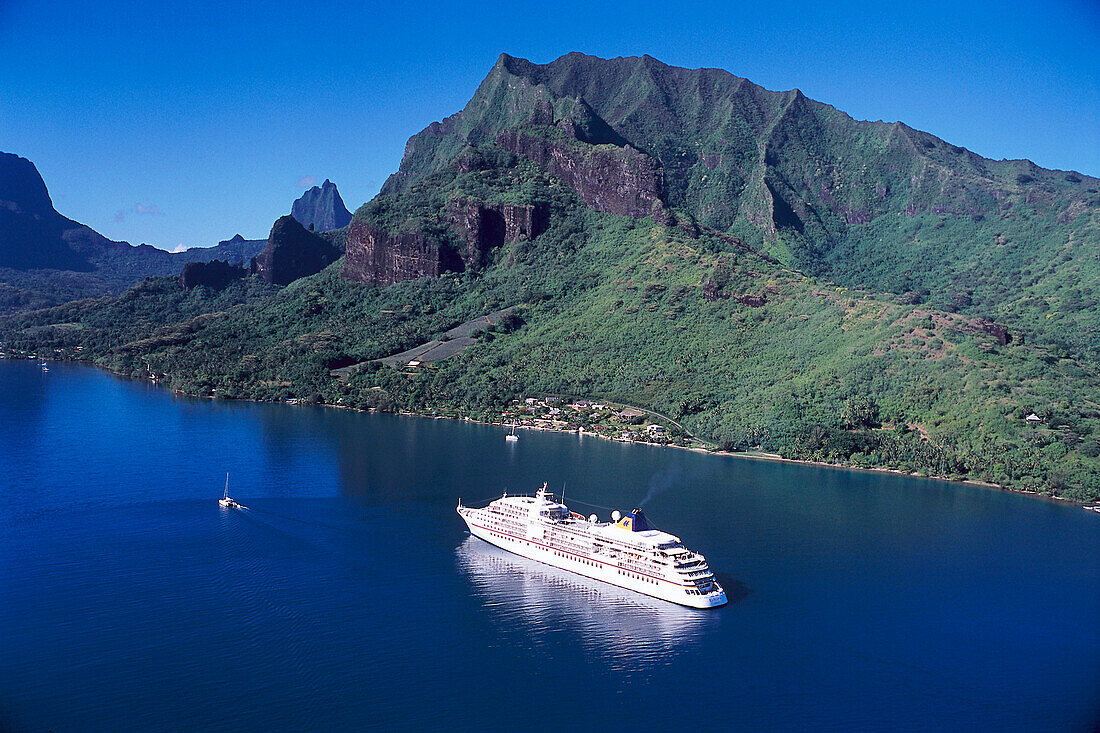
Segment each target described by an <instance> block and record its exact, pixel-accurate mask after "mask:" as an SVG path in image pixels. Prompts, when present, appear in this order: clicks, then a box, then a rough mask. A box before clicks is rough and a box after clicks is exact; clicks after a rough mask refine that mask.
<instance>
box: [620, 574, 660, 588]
mask: <svg viewBox="0 0 1100 733" xmlns="http://www.w3.org/2000/svg"><path fill="white" fill-rule="evenodd" d="M619 575H625V576H626V577H628V578H634V580H641V581H644V582H646V583H653V585H657V581H656V580H654V579H653V578H649V577H647V576H645V575H635V574H634V573H631V572H627V571H626V570H620V571H619Z"/></svg>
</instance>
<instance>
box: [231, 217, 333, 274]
mask: <svg viewBox="0 0 1100 733" xmlns="http://www.w3.org/2000/svg"><path fill="white" fill-rule="evenodd" d="M339 257H340V250H338V249H337V248H336V247H335V246H334V245H332V244H331V243H330V242H329V241H328V240H326V239H324V238H323V237H320V236H318V235H316V234H314V233H313V232H310V231H307V230H306V228H305V227H303V226H302V225H301V224H300V223H299V222H298V221H297V220H296V219H295V218H294V217H293V216H282V217H279V219H277V220H276V221H275V225H274V226H272V227H271V235H270V236H269V237H268V238H267V246H266V247H265V248H264V251H263V252H261V253H260V254H259V256H257V257H256V258H255V259H254V260H253V270H254V271H255V272H256V273H258V274H259V275H260V277H262V278H263V279H264V280H266V281H267V282H269V283H273V284H275V285H289V284H290V283H292V282H294V281H295V280H297V279H298V278H300V277H306V276H308V275H314V274H316V273H318V272H320V271H321V270H323V269H325V267H327V266H328V265H330V264H332V263H333V262H335V261H336V260H337V259H338V258H339Z"/></svg>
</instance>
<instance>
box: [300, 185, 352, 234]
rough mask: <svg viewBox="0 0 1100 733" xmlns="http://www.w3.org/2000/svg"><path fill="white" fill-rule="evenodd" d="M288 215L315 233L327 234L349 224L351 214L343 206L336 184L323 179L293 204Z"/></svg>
mask: <svg viewBox="0 0 1100 733" xmlns="http://www.w3.org/2000/svg"><path fill="white" fill-rule="evenodd" d="M290 215H291V216H293V217H294V218H295V219H297V220H298V222H299V223H300V224H301V225H302V226H304V227H306V228H307V229H311V230H313V231H316V232H328V231H332V230H333V229H339V228H341V227H345V226H347V225H348V223H350V222H351V212H350V211H348V210H347V207H346V206H344V200H343V199H342V198H340V192H339V191H338V190H336V184H335V183H333V182H332V181H330V180H328V179H327V178H326V179H325V182H324V183H323V184H321V185H320V186H314V187H313V188H311V189H309V190H308V191H306V192H305V193H304V194H302V196H301V197H300V198H299V199H298V200H297V201H295V202H294V204H293V206H291V208H290Z"/></svg>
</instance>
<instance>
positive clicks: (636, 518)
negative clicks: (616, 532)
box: [615, 508, 653, 532]
mask: <svg viewBox="0 0 1100 733" xmlns="http://www.w3.org/2000/svg"><path fill="white" fill-rule="evenodd" d="M615 526H617V527H622V528H623V529H629V530H630V531H631V532H645V531H646V530H649V529H653V527H651V526H649V520H647V519H646V516H645V512H643V511H642V510H641V509H640V508H639V509H634V511H632V512H630V514H627V515H626V516H625V517H623V518H622V519H620V520H619V521H618V522H616V524H615Z"/></svg>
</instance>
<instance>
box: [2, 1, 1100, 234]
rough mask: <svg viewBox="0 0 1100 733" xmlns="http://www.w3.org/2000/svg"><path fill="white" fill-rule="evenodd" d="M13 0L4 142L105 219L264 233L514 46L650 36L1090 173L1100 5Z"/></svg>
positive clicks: (615, 50)
mask: <svg viewBox="0 0 1100 733" xmlns="http://www.w3.org/2000/svg"><path fill="white" fill-rule="evenodd" d="M837 5H838V4H834V3H822V2H799V1H796V0H774V1H773V2H768V3H749V2H746V3H703V2H691V1H690V0H682V1H680V2H676V3H668V2H650V1H649V0H638V1H636V2H632V3H619V2H605V3H602V4H600V3H591V2H583V3H581V2H572V1H571V0H557V1H555V2H537V3H525V4H516V3H496V2H492V3H479V4H469V5H462V4H459V3H454V2H438V3H437V2H418V3H415V4H413V3H410V4H402V3H386V4H381V3H380V4H378V5H372V4H370V3H343V2H325V3H317V4H315V5H312V6H310V5H308V4H306V3H302V2H300V1H299V2H294V3H290V2H282V1H281V0H276V1H273V2H272V1H269V2H262V3H259V2H257V3H237V2H233V1H232V0H223V1H222V2H216V3H215V2H205V1H202V0H199V1H197V2H192V3H176V4H173V5H171V6H170V5H168V4H160V3H148V2H109V1H106V2H100V3H89V2H65V1H64V0H58V1H56V2H38V1H29V0H0V150H2V151H5V152H12V153H17V154H19V155H22V156H24V157H27V158H29V159H30V160H32V161H33V162H34V163H35V164H36V165H37V166H38V169H39V171H41V173H42V175H43V177H44V178H45V180H46V185H47V186H48V187H49V189H50V194H51V196H52V197H53V200H54V205H55V206H56V208H57V209H58V210H59V211H60V212H61V213H62V214H64V215H66V216H69V217H70V218H73V219H76V220H77V221H81V222H83V223H85V224H88V225H89V226H91V227H93V228H94V229H96V230H98V231H100V232H101V233H103V234H105V235H107V236H108V237H111V238H112V239H123V240H126V241H130V242H133V243H135V244H136V243H139V242H147V243H149V244H152V245H155V246H158V247H162V248H164V249H173V248H175V247H177V246H178V245H180V244H183V245H185V246H208V245H211V244H214V243H216V242H217V241H218V240H221V239H227V238H229V237H230V236H232V235H233V234H235V233H237V232H240V233H241V234H243V235H245V236H246V237H249V238H263V237H266V236H267V234H268V231H269V230H270V228H271V224H272V222H273V221H274V220H275V219H276V218H277V217H278V216H280V215H282V214H285V213H288V212H289V211H290V204H291V202H292V201H293V200H294V199H295V198H296V197H297V196H299V195H300V194H301V192H302V191H303V190H304V189H305V188H306V187H307V186H308V184H309V182H310V180H313V181H316V182H317V183H320V182H321V181H323V180H324V179H325V178H331V179H332V180H333V181H335V182H336V184H337V185H338V186H339V188H340V192H341V194H342V195H343V197H344V199H345V201H346V202H347V205H348V208H349V209H352V210H354V209H355V208H356V207H358V206H359V205H360V204H362V203H363V202H365V201H367V200H368V199H370V198H371V197H372V196H373V195H374V194H375V193H377V191H378V187H379V186H380V185H381V184H382V182H383V181H384V180H385V178H386V176H387V175H388V174H389V173H391V172H393V171H394V170H395V169H396V168H397V165H398V163H399V161H400V159H401V153H402V150H403V148H404V144H405V141H406V140H407V139H408V138H409V136H411V135H412V134H414V133H416V132H417V131H419V130H420V129H422V128H423V127H425V126H426V125H427V124H429V123H430V122H432V121H434V120H438V119H441V118H443V117H445V116H447V115H449V114H451V113H453V112H455V111H457V110H459V109H461V108H462V107H463V106H464V104H465V103H466V101H467V100H468V99H469V97H470V96H471V95H472V94H473V91H474V89H475V88H476V87H477V84H478V83H479V82H480V81H481V79H482V78H483V77H484V76H485V74H486V73H487V72H488V71H489V69H490V68H491V67H492V64H493V62H494V61H495V60H496V57H497V56H498V55H499V54H500V53H501V52H502V51H504V52H507V53H509V54H512V55H514V56H521V57H524V58H528V59H531V60H532V61H536V62H547V61H550V60H552V59H554V58H557V57H558V56H560V55H562V54H564V53H567V52H569V51H573V50H579V51H583V52H586V53H591V54H595V55H598V56H604V57H612V56H631V55H641V54H643V53H648V54H650V55H651V56H655V57H656V58H658V59H660V60H662V61H664V62H666V63H669V64H673V65H677V66H687V67H700V66H706V67H717V68H722V69H726V70H728V71H730V72H732V73H734V74H737V75H738V76H744V77H747V78H749V79H751V80H752V81H754V82H756V83H758V84H761V85H763V86H765V87H767V88H769V89H776V90H786V89H791V88H795V87H797V88H799V89H801V90H802V91H803V92H804V93H805V94H806V95H807V96H810V97H812V98H814V99H817V100H820V101H823V102H827V103H829V104H832V105H834V106H836V107H838V108H839V109H841V110H844V111H845V112H847V113H849V114H850V115H852V116H853V117H855V118H857V119H869V120H879V119H881V120H887V121H893V120H901V121H903V122H905V123H907V124H909V125H911V126H913V127H916V128H918V129H922V130H927V131H928V132H931V133H933V134H935V135H938V136H939V137H941V138H943V139H945V140H947V141H949V142H951V143H953V144H956V145H962V146H965V147H967V148H970V149H971V150H973V151H975V152H977V153H979V154H981V155H984V156H986V157H990V158H995V159H1000V158H1029V159H1031V160H1033V161H1035V162H1036V163H1037V164H1039V165H1041V166H1044V167H1048V168H1063V169H1073V170H1077V171H1080V172H1083V173H1087V174H1091V175H1094V176H1100V2H1097V0H1046V1H1045V2H1042V3H1036V2H1033V1H1029V2H1017V1H1015V0H1007V1H1005V2H999V3H992V2H990V3H984V2H977V3H961V2H952V3H940V2H930V3H921V4H908V3H882V2H876V3H863V2H856V3H847V4H844V5H843V7H838V6H837Z"/></svg>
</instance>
